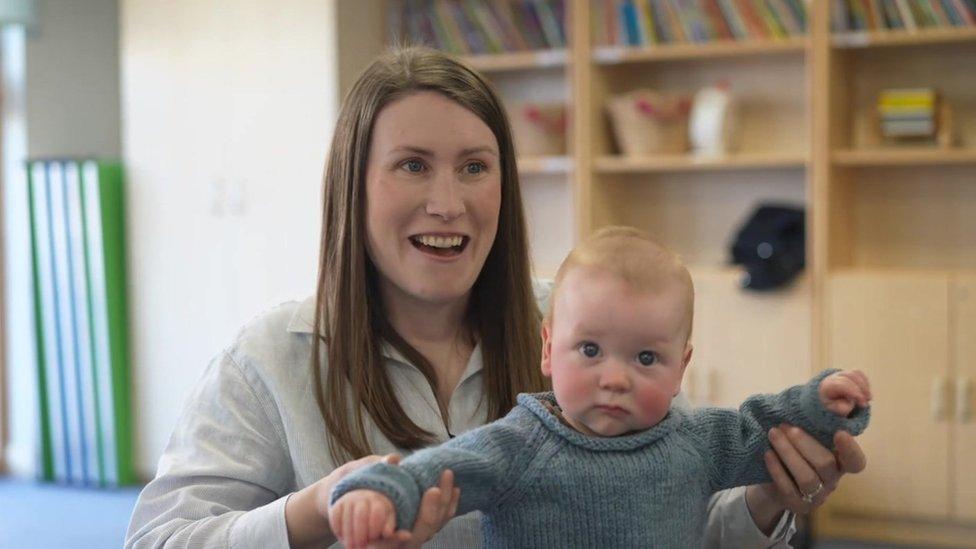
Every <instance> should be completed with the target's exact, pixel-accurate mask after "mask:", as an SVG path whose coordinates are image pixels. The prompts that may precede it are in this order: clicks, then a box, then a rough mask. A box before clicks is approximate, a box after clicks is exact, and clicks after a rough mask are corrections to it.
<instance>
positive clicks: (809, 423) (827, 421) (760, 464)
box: [688, 369, 871, 491]
mask: <svg viewBox="0 0 976 549" xmlns="http://www.w3.org/2000/svg"><path fill="white" fill-rule="evenodd" d="M836 371H837V370H836V369H832V370H825V371H823V372H821V373H820V374H819V375H817V376H816V377H814V378H813V379H812V380H810V381H809V382H808V383H806V384H804V385H797V386H795V387H791V388H789V389H787V390H785V391H783V392H782V393H779V394H773V395H753V396H751V397H749V398H748V399H747V400H746V401H745V402H744V403H743V404H742V406H740V407H739V410H738V411H735V410H727V409H720V408H700V409H696V410H694V411H692V412H690V414H691V421H689V422H688V427H689V429H691V430H692V432H694V433H695V435H696V437H695V438H696V439H697V440H698V441H699V443H700V444H701V449H702V451H703V452H704V453H705V456H706V460H707V462H708V469H709V480H710V482H711V486H712V490H714V491H718V490H724V489H727V488H732V487H735V486H745V485H749V484H756V483H760V482H769V480H770V477H769V472H768V471H767V470H766V464H765V462H764V461H763V454H764V453H765V452H766V450H768V449H769V448H770V445H769V441H768V439H767V433H768V432H769V430H770V429H771V428H773V427H775V426H777V425H779V424H781V423H789V424H792V425H796V426H797V427H800V428H801V429H803V430H804V431H806V432H807V433H809V434H810V435H811V436H813V437H814V438H816V439H817V441H819V442H820V444H823V445H824V446H826V447H827V448H833V437H834V433H836V432H837V431H848V432H850V433H851V434H853V435H859V434H861V432H863V431H864V429H865V428H866V427H867V425H868V420H869V419H870V415H871V414H870V412H871V409H870V408H856V409H855V410H854V411H853V412H852V413H851V415H850V416H848V417H840V416H838V415H835V414H834V413H833V412H831V411H830V410H828V409H827V408H825V407H824V406H823V404H822V403H821V402H820V395H819V391H818V389H819V387H820V382H821V381H822V380H823V379H824V378H825V377H827V376H828V375H830V374H832V373H834V372H836Z"/></svg>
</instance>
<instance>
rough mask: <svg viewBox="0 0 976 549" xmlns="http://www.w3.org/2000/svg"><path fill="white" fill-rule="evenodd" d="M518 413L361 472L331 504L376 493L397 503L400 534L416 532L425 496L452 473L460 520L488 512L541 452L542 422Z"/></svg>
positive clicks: (335, 493)
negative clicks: (355, 495)
mask: <svg viewBox="0 0 976 549" xmlns="http://www.w3.org/2000/svg"><path fill="white" fill-rule="evenodd" d="M517 411H518V408H516V410H515V411H513V413H510V414H509V415H508V416H506V417H504V418H502V419H500V420H498V421H495V422H492V423H489V424H487V425H484V426H482V427H479V428H477V429H474V430H471V431H468V432H467V433H464V434H463V435H461V436H459V437H457V438H455V439H452V440H450V441H448V442H445V443H444V444H441V445H439V446H435V447H432V448H426V449H423V450H420V451H418V452H416V453H414V454H412V455H410V456H409V457H407V458H405V459H404V460H403V461H401V462H400V464H399V465H388V464H385V463H374V464H372V465H369V466H366V467H364V468H362V469H359V470H358V471H355V472H354V473H351V474H350V475H349V476H347V477H346V478H344V479H343V480H342V481H340V482H339V484H338V485H336V487H335V489H334V490H333V491H332V497H331V503H335V501H336V500H337V499H339V498H340V497H342V495H343V494H345V493H347V492H350V491H352V490H359V489H369V490H375V491H377V492H381V493H382V494H383V495H385V496H386V497H388V498H390V501H392V502H393V506H394V507H395V509H396V515H397V529H398V530H399V529H410V528H411V527H412V526H413V523H414V520H415V519H416V516H417V511H418V508H419V506H420V499H421V497H422V496H423V494H424V492H426V491H427V489H428V488H431V487H433V486H435V485H436V484H437V482H438V480H439V478H440V475H441V473H442V472H443V471H444V470H445V469H450V470H451V471H453V472H454V485H455V486H456V487H458V488H460V489H461V499H460V501H459V502H458V510H457V513H456V514H457V516H460V515H463V514H465V513H469V512H471V511H475V510H485V509H487V508H489V507H491V506H492V505H494V504H495V503H497V501H498V500H499V499H500V498H501V497H503V496H504V495H505V494H506V492H507V491H508V490H510V489H511V488H512V486H513V485H514V484H515V482H516V481H517V480H518V478H519V476H520V474H519V473H520V472H521V471H525V470H526V466H525V465H526V464H527V463H528V462H529V460H530V459H531V457H532V454H533V452H534V450H533V449H534V448H535V447H537V444H536V443H537V442H538V438H539V437H536V436H534V434H533V433H534V432H535V431H536V430H538V423H533V422H531V421H528V420H527V419H528V418H527V417H526V414H517V413H516V412H517Z"/></svg>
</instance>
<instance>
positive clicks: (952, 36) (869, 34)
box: [833, 27, 976, 49]
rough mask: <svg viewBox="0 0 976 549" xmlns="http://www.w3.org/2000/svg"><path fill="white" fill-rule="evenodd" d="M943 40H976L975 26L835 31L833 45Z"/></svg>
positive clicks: (902, 43)
mask: <svg viewBox="0 0 976 549" xmlns="http://www.w3.org/2000/svg"><path fill="white" fill-rule="evenodd" d="M945 42H976V27H948V28H928V29H919V30H916V31H914V32H910V31H906V30H888V31H858V32H845V33H835V34H834V36H833V46H834V47H835V48H841V49H855V48H873V47H883V46H911V45H922V44H941V43H945Z"/></svg>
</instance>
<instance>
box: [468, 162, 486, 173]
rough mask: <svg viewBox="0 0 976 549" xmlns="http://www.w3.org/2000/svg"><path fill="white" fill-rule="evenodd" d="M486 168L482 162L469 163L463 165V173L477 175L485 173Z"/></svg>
mask: <svg viewBox="0 0 976 549" xmlns="http://www.w3.org/2000/svg"><path fill="white" fill-rule="evenodd" d="M487 169H488V166H486V165H485V163H484V162H471V163H470V164H465V166H464V173H466V174H468V175H478V174H480V173H483V172H485V171H486V170H487Z"/></svg>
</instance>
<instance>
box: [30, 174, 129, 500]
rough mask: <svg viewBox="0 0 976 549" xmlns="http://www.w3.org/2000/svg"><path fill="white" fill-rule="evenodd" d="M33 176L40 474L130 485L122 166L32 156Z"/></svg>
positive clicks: (72, 481)
mask: <svg viewBox="0 0 976 549" xmlns="http://www.w3.org/2000/svg"><path fill="white" fill-rule="evenodd" d="M28 185H29V186H28V195H29V197H30V205H29V206H30V221H31V257H32V269H33V280H34V311H35V315H34V316H35V339H36V349H37V379H38V390H39V395H38V397H39V398H38V401H39V403H40V417H41V421H40V428H41V453H40V456H39V457H40V459H41V463H40V465H41V467H40V471H41V476H42V478H44V479H46V480H53V481H57V482H60V483H65V484H74V485H80V486H118V485H123V484H131V483H133V482H134V481H135V473H134V468H133V459H132V457H133V454H132V429H131V413H130V410H129V382H128V377H129V374H128V356H127V345H126V299H125V241H124V238H123V230H124V226H125V225H124V220H125V217H124V214H123V205H124V198H123V194H122V169H121V167H120V166H119V165H118V164H110V163H102V162H95V161H62V160H54V161H46V160H45V161H40V160H39V161H31V162H29V163H28Z"/></svg>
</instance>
